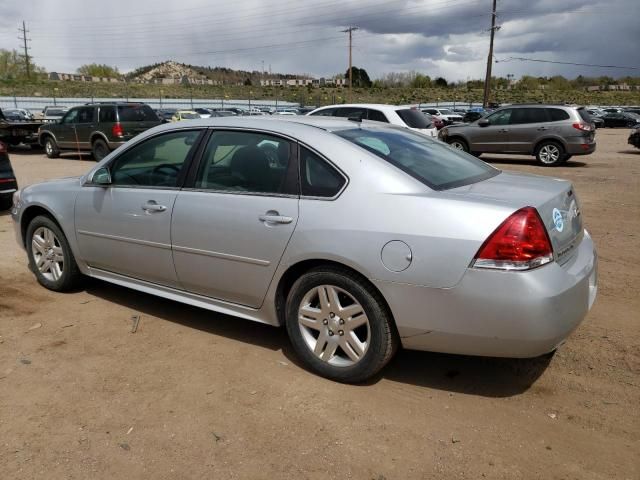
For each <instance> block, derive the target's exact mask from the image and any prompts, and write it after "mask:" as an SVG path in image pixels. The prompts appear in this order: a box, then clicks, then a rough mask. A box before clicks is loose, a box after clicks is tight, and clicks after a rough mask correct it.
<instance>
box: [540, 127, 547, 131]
mask: <svg viewBox="0 0 640 480" xmlns="http://www.w3.org/2000/svg"><path fill="white" fill-rule="evenodd" d="M538 130H540V131H545V130H549V129H548V128H547V127H540V128H538Z"/></svg>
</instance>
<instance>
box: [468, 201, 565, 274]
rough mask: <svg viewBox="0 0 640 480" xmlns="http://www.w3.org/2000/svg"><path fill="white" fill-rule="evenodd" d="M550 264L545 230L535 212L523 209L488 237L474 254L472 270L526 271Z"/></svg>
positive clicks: (527, 208) (551, 252)
mask: <svg viewBox="0 0 640 480" xmlns="http://www.w3.org/2000/svg"><path fill="white" fill-rule="evenodd" d="M552 260H553V250H552V248H551V241H550V240H549V234H548V233H547V229H546V228H545V226H544V223H542V219H541V218H540V215H539V214H538V211H537V210H536V209H535V208H533V207H525V208H522V209H520V210H518V211H517V212H515V213H514V214H513V215H511V216H510V217H509V218H507V219H506V220H505V221H504V222H502V224H501V225H500V226H499V227H498V228H496V229H495V230H494V232H493V233H492V234H491V235H489V238H488V239H487V240H486V241H485V242H484V244H483V245H482V247H480V250H479V251H478V253H477V254H476V258H475V260H474V262H473V266H474V267H477V268H497V269H503V270H529V269H531V268H535V267H539V266H540V265H544V264H545V263H549V262H551V261H552Z"/></svg>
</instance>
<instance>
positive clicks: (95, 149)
mask: <svg viewBox="0 0 640 480" xmlns="http://www.w3.org/2000/svg"><path fill="white" fill-rule="evenodd" d="M91 152H92V153H93V159H94V160H95V161H96V162H99V161H100V160H102V159H103V158H104V157H106V156H107V155H109V153H110V152H111V151H110V150H109V146H108V145H107V142H105V141H104V140H102V139H101V138H97V139H95V140H94V141H93V144H91Z"/></svg>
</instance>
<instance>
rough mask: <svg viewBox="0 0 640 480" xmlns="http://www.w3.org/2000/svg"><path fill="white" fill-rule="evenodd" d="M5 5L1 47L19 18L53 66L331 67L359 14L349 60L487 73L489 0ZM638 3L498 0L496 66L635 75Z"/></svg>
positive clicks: (342, 64) (29, 1)
mask: <svg viewBox="0 0 640 480" xmlns="http://www.w3.org/2000/svg"><path fill="white" fill-rule="evenodd" d="M0 12H1V15H0V48H6V49H13V48H18V47H19V46H20V45H19V43H20V42H19V40H18V39H17V38H16V37H17V36H18V35H19V33H18V30H17V29H18V27H20V26H21V25H22V23H21V22H22V20H25V21H26V22H27V28H28V29H29V30H30V33H29V35H28V36H29V37H30V38H31V42H30V45H31V51H30V53H31V55H32V56H33V58H34V61H35V62H36V63H37V64H38V65H41V66H44V67H45V68H46V69H47V70H48V71H58V72H73V71H75V69H76V68H77V67H78V66H79V65H81V64H83V63H92V62H98V63H107V64H110V65H116V66H118V67H119V68H120V70H121V71H128V70H131V69H133V68H135V67H137V66H142V65H147V64H150V63H156V62H160V61H163V60H167V59H173V60H176V61H179V62H184V63H191V64H194V65H210V66H225V67H230V68H242V69H249V70H262V68H263V67H262V65H263V62H264V68H265V70H266V71H268V70H269V66H271V69H272V71H273V72H286V73H308V74H311V75H314V76H329V75H334V74H336V73H338V72H344V71H345V70H346V67H347V65H348V63H347V62H348V49H347V45H348V42H347V35H346V34H345V33H342V32H341V30H344V29H345V28H346V27H348V26H350V25H354V26H357V27H358V28H359V30H357V31H356V32H355V33H354V49H353V57H354V65H356V66H360V67H364V68H366V70H367V71H368V72H369V74H370V75H371V76H372V77H379V76H381V75H383V74H385V73H387V72H391V71H410V70H416V71H419V72H423V73H425V74H428V75H430V76H432V77H435V76H440V75H441V76H445V77H446V78H448V79H452V80H466V79H467V78H471V79H474V78H481V77H482V76H483V75H484V69H485V65H486V63H485V62H486V58H487V53H488V45H489V33H488V30H489V27H490V23H491V0H298V1H295V2H294V1H293V0H279V1H275V0H234V1H228V0H224V1H223V0H180V1H176V0H108V1H103V0H101V1H97V0H0ZM639 14H640V0H498V17H497V19H498V24H499V25H500V26H501V28H500V30H499V31H498V32H497V33H496V40H495V52H494V56H495V59H496V60H497V63H495V64H494V70H493V71H494V75H502V76H506V75H507V74H514V75H515V76H516V77H519V76H520V75H524V74H531V75H536V76H538V75H555V74H563V75H565V76H569V77H573V76H576V75H579V74H582V75H593V76H598V75H611V76H615V77H618V76H623V75H640V70H639V69H640V46H639V43H640V27H639V26H638V18H639ZM518 57H523V58H529V59H541V60H549V61H556V62H571V63H581V64H596V65H616V66H624V67H635V68H636V69H618V68H611V67H609V68H599V67H587V66H570V65H559V64H553V63H541V62H531V61H522V60H516V59H515V58H518Z"/></svg>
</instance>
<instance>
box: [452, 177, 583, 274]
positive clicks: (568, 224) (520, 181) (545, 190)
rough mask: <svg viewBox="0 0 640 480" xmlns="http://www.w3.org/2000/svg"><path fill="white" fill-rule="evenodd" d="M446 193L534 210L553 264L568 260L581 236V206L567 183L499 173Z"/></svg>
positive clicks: (552, 179) (569, 183)
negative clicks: (552, 255) (541, 224)
mask: <svg viewBox="0 0 640 480" xmlns="http://www.w3.org/2000/svg"><path fill="white" fill-rule="evenodd" d="M448 193H451V194H455V195H463V196H465V197H476V198H478V199H483V200H490V201H494V202H497V203H500V204H503V205H509V206H510V207H512V208H513V209H514V211H515V210H518V209H520V208H523V207H528V206H531V207H535V208H536V210H538V213H539V214H540V217H541V218H542V221H543V223H544V225H545V227H546V229H547V233H548V234H549V238H550V239H551V245H552V247H553V253H554V257H555V259H556V261H558V263H560V264H562V263H565V262H566V261H568V260H569V259H570V258H571V257H572V255H573V253H574V251H575V247H576V246H577V244H578V243H579V241H580V239H581V238H582V235H583V225H582V215H581V210H580V203H579V201H578V198H577V196H576V194H575V191H574V188H573V185H572V184H571V182H568V181H566V180H561V179H556V178H549V177H543V176H538V175H528V174H520V173H507V172H502V173H500V174H499V175H496V176H495V177H492V178H489V179H487V180H484V181H481V182H478V183H474V184H471V185H466V186H464V187H458V188H455V189H451V190H449V191H448Z"/></svg>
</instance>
